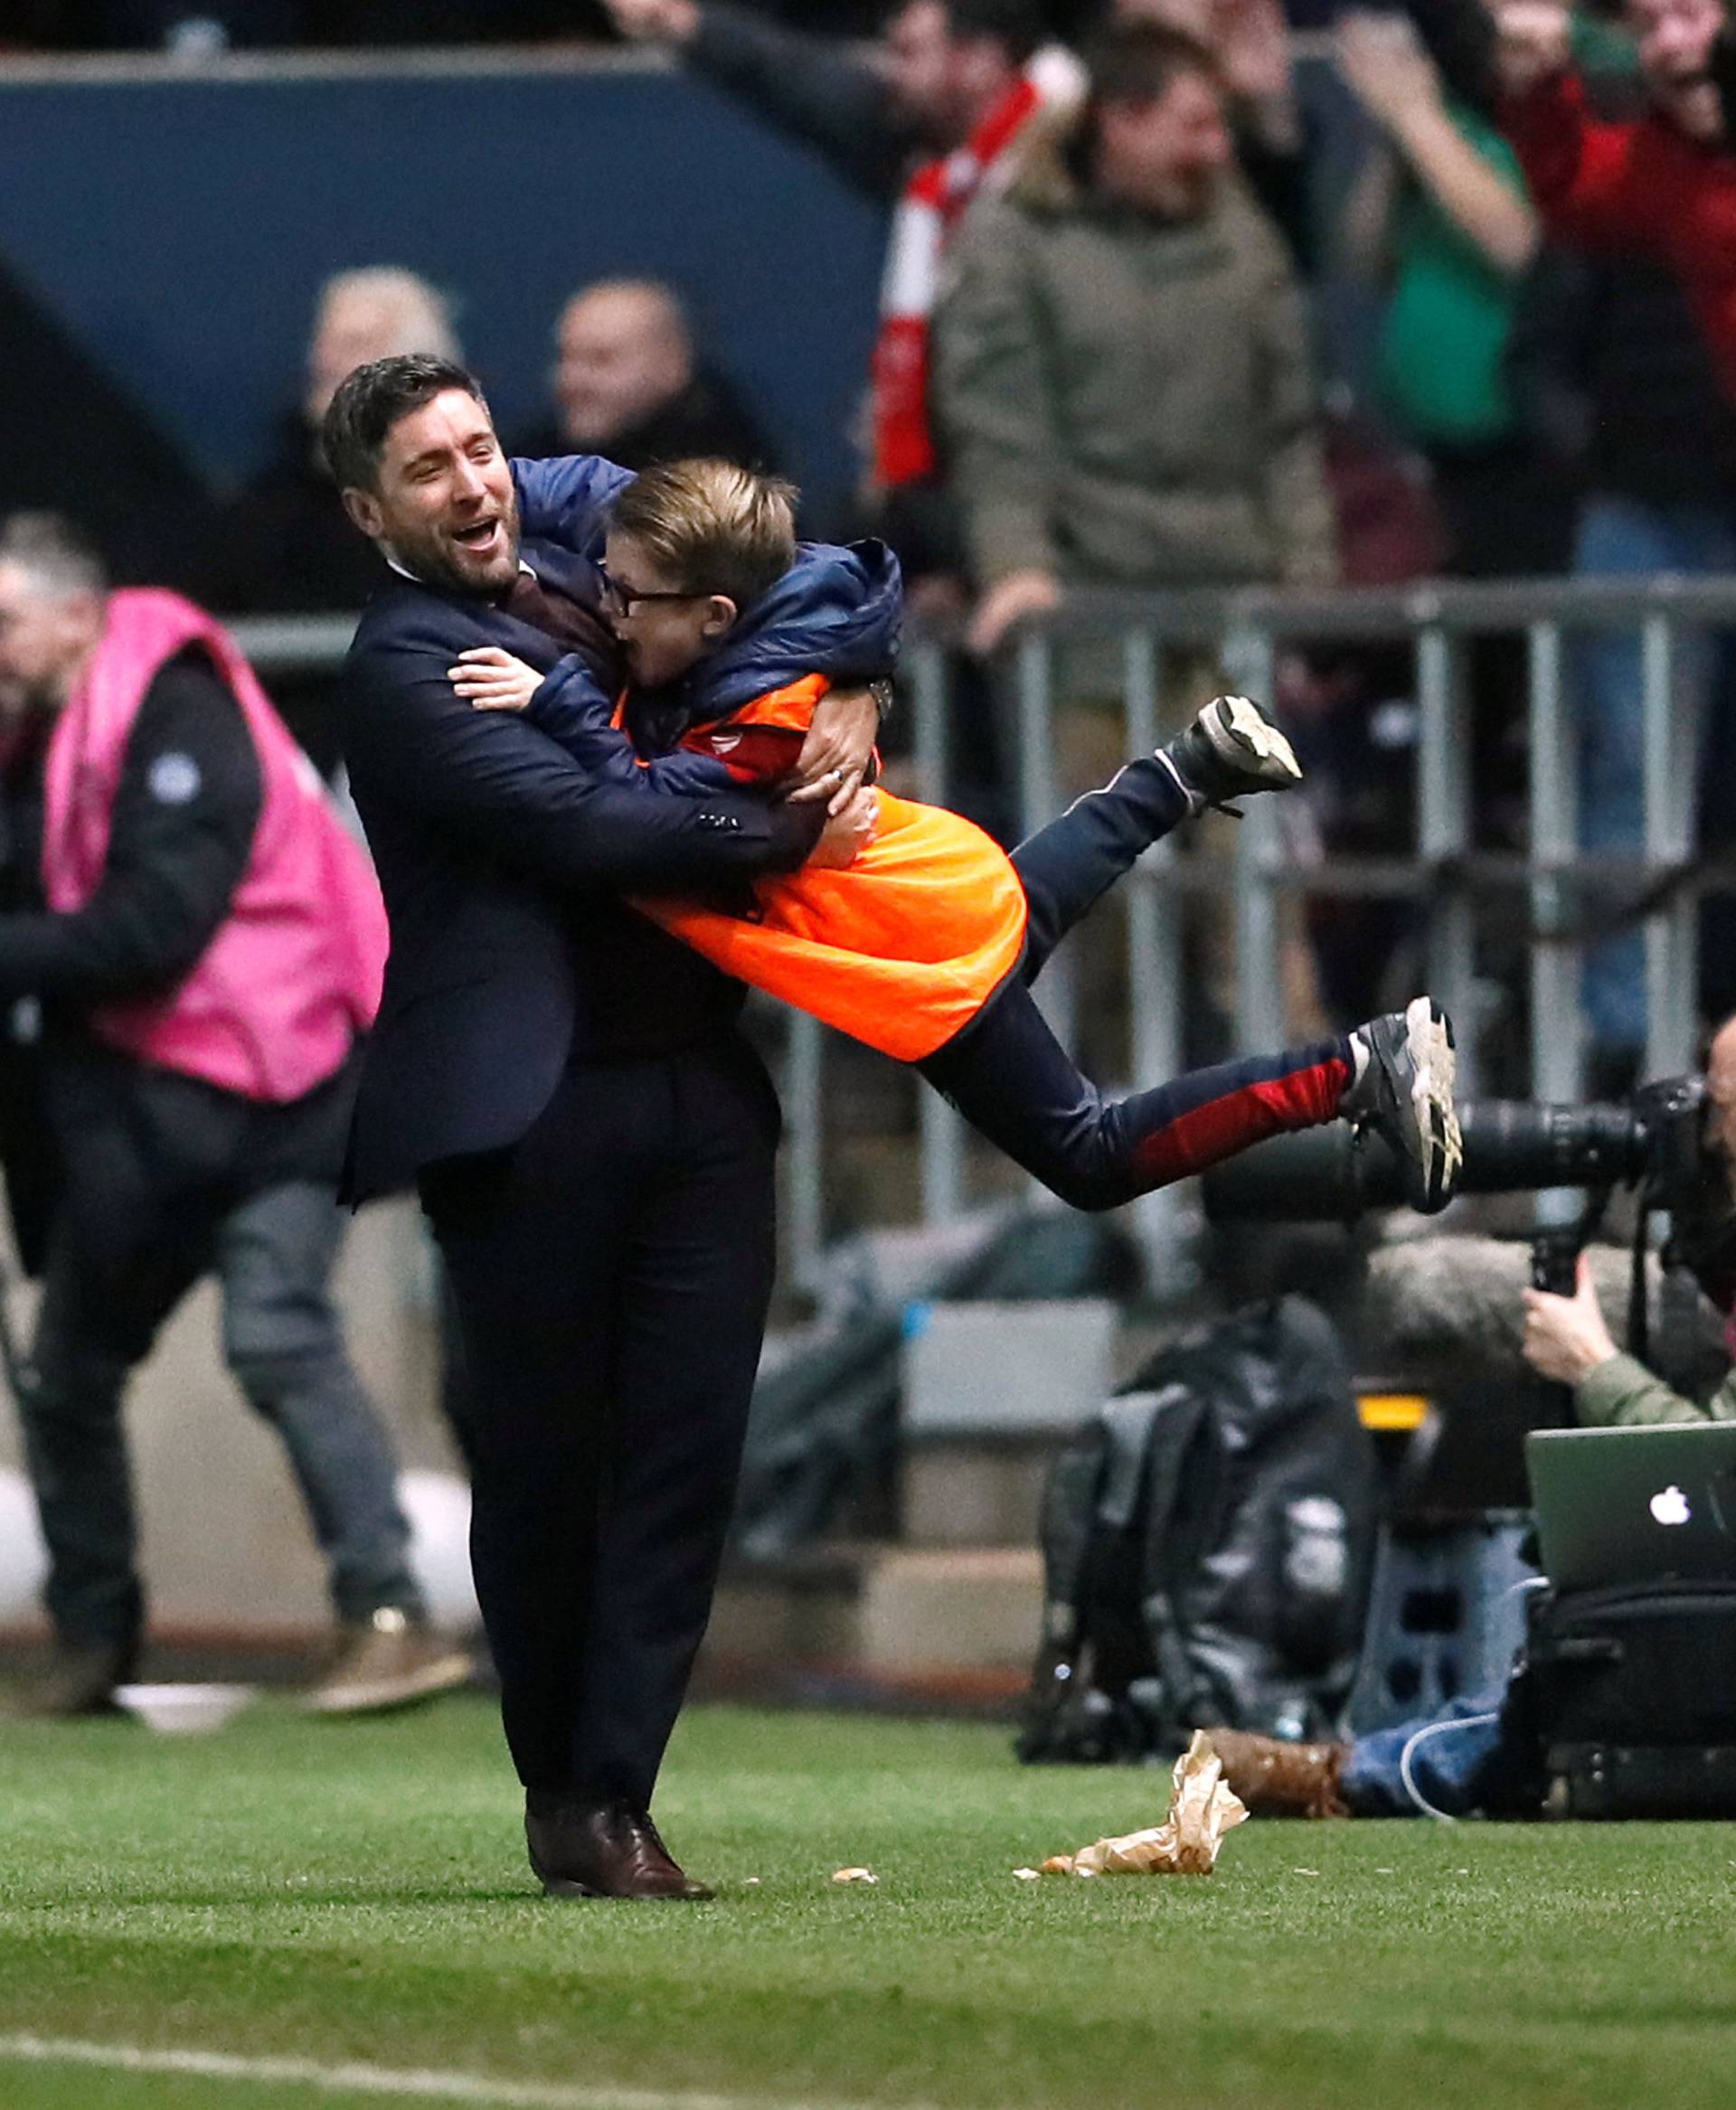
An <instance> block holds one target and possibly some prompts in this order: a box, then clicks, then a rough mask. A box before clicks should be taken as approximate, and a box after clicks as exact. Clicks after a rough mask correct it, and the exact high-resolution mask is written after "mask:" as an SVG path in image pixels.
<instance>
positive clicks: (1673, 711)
mask: <svg viewBox="0 0 1736 2110" xmlns="http://www.w3.org/2000/svg"><path fill="white" fill-rule="evenodd" d="M1640 662H1641V670H1642V678H1641V683H1640V711H1641V717H1640V738H1641V766H1642V772H1643V786H1644V792H1645V813H1646V838H1645V840H1646V864H1647V866H1648V867H1649V868H1652V870H1653V871H1656V870H1657V869H1658V868H1661V867H1663V866H1665V865H1669V864H1674V863H1678V862H1681V861H1683V860H1684V859H1685V858H1686V857H1687V856H1688V855H1689V852H1690V848H1691V845H1692V843H1693V805H1692V800H1693V796H1694V793H1693V779H1694V772H1693V770H1692V768H1689V769H1687V770H1685V771H1684V770H1683V768H1682V764H1681V758H1682V753H1683V747H1684V741H1683V737H1682V730H1681V725H1680V721H1681V719H1682V718H1683V717H1684V715H1685V712H1684V707H1683V700H1682V698H1681V697H1680V696H1679V694H1678V693H1677V691H1678V687H1679V681H1678V655H1677V651H1676V637H1675V619H1674V617H1672V616H1671V615H1670V614H1669V613H1668V612H1667V611H1666V610H1665V609H1662V608H1660V609H1659V610H1658V611H1657V612H1656V613H1655V614H1653V615H1650V616H1648V617H1646V623H1645V627H1644V629H1643V630H1642V632H1641V639H1640ZM1684 778H1685V781H1684V780H1683V779H1684ZM1697 923H1698V916H1697V910H1696V906H1695V900H1694V894H1693V892H1692V891H1691V890H1684V892H1683V893H1682V894H1681V895H1680V896H1679V898H1678V899H1677V900H1674V901H1672V902H1670V903H1669V904H1667V905H1666V906H1665V908H1663V909H1659V910H1658V911H1657V913H1656V915H1653V916H1651V917H1649V918H1647V919H1646V1075H1647V1076H1649V1077H1665V1076H1668V1075H1670V1074H1671V1073H1672V1072H1673V1071H1676V1070H1682V1069H1687V1068H1688V1067H1689V1065H1690V1064H1691V1063H1692V1061H1693V1060H1694V1019H1695V1015H1696V1013H1697V1011H1698V1008H1699V993H1698V987H1697V983H1698V974H1697V965H1698V963H1697V961H1696V959H1695V956H1694V955H1695V946H1694V938H1695V933H1696V929H1697Z"/></svg>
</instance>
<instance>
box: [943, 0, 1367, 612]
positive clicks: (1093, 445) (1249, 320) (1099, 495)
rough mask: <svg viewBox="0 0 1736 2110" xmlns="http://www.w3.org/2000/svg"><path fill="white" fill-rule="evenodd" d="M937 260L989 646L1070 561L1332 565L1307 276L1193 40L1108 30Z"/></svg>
mask: <svg viewBox="0 0 1736 2110" xmlns="http://www.w3.org/2000/svg"><path fill="white" fill-rule="evenodd" d="M948 262H949V268H950V271H951V279H952V283H951V285H950V287H949V288H948V291H947V293H946V294H945V295H944V296H943V298H942V302H941V307H940V313H939V343H938V353H939V358H938V379H939V409H940V421H941V429H942V432H943V436H944V439H945V443H946V447H947V450H948V459H949V463H950V467H951V473H952V476H953V478H954V482H955V485H956V488H957V491H958V497H959V499H960V501H961V503H962V504H963V508H964V512H965V516H966V525H967V542H968V544H969V549H970V554H971V558H972V560H973V565H974V569H975V572H976V576H977V583H978V586H979V588H980V589H982V598H981V601H980V602H979V604H978V607H977V611H976V615H975V617H974V620H973V624H972V642H973V644H974V645H975V647H976V648H977V650H978V651H980V652H984V653H987V652H991V651H993V650H994V649H995V646H996V645H998V644H999V643H1000V642H1001V640H1002V639H1003V638H1004V637H1005V635H1006V634H1007V633H1008V631H1009V630H1010V629H1011V628H1012V627H1013V626H1014V625H1015V624H1016V623H1017V622H1018V621H1020V620H1021V619H1022V618H1023V617H1027V616H1033V615H1038V614H1041V613H1042V612H1043V611H1044V610H1046V609H1049V608H1053V607H1054V606H1055V605H1056V603H1057V602H1058V601H1059V599H1060V597H1061V591H1062V589H1063V587H1064V585H1066V584H1070V583H1081V584H1084V583H1089V584H1092V585H1118V586H1133V587H1166V586H1167V587H1174V586H1187V585H1214V586H1226V585H1247V584H1260V583H1278V582H1285V583H1296V584H1319V583H1323V582H1325V581H1326V580H1328V579H1330V578H1331V576H1332V573H1333V570H1334V554H1333V538H1332V525H1331V515H1330V512H1329V508H1328V504H1327V496H1326V478H1325V474H1324V470H1323V466H1322V460H1321V451H1320V443H1319V437H1318V432H1317V429H1316V403H1315V393H1314V382H1313V377H1312V374H1311V372H1310V362H1309V350H1308V342H1307V329H1306V325H1305V322H1304V317H1303V311H1302V303H1301V298H1300V295H1299V293H1298V290H1297V285H1296V281H1295V278H1294V277H1293V275H1292V272H1291V268H1290V266H1289V263H1288V259H1287V258H1286V256H1285V253H1284V250H1283V248H1282V246H1281V244H1280V242H1279V240H1278V237H1277V236H1276V234H1274V232H1273V231H1272V230H1271V227H1270V226H1269V223H1268V221H1266V219H1265V218H1264V217H1263V215H1262V214H1261V213H1260V211H1259V210H1258V208H1257V207H1256V206H1255V205H1254V203H1252V201H1251V199H1250V196H1249V195H1248V193H1247V192H1246V190H1245V188H1244V187H1243V185H1242V184H1241V180H1240V179H1239V177H1238V176H1237V175H1236V174H1235V170H1234V167H1233V152H1232V148H1231V140H1230V135H1229V131H1228V129H1227V127H1226V125H1225V122H1224V115H1223V107H1222V95H1221V91H1220V89H1219V87H1218V85H1217V80H1216V76H1215V72H1214V70H1213V66H1212V60H1211V58H1210V56H1209V54H1208V53H1207V52H1205V51H1204V49H1203V47H1202V46H1200V45H1199V44H1197V43H1195V42H1194V40H1193V39H1192V38H1190V37H1188V36H1186V35H1185V34H1184V33H1180V32H1178V31H1176V30H1174V29H1172V28H1169V27H1166V26H1165V25H1162V24H1133V25H1127V26H1126V27H1123V28H1120V29H1118V30H1115V31H1113V32H1111V33H1109V36H1108V37H1106V39H1105V40H1104V42H1102V43H1101V44H1100V45H1099V48H1098V50H1097V52H1095V54H1094V55H1093V58H1092V61H1091V71H1090V93H1089V96H1088V99H1087V101H1086V104H1085V107H1084V108H1083V109H1082V110H1081V111H1080V114H1079V116H1078V117H1077V118H1074V119H1072V120H1071V121H1070V122H1069V123H1068V124H1067V125H1065V126H1063V127H1060V128H1059V129H1058V130H1055V131H1053V132H1051V133H1047V134H1045V135H1044V136H1043V137H1040V138H1034V139H1033V142H1032V145H1031V147H1030V149H1029V151H1028V153H1027V156H1026V159H1025V162H1024V166H1023V167H1022V169H1021V170H1020V172H1019V174H1018V175H1017V176H1016V177H1015V178H1014V182H1013V183H1012V184H1011V185H1010V186H1009V188H1008V189H1007V191H1006V192H1005V193H1004V194H1003V195H1001V196H999V197H995V198H986V199H983V200H981V201H980V202H979V203H978V204H977V207H976V208H975V209H974V210H973V212H972V213H971V215H970V217H969V219H968V221H967V224H966V226H965V227H964V229H963V230H962V231H961V232H960V234H959V235H958V239H957V240H956V242H955V244H954V247H953V250H952V252H951V255H950V257H949V259H948Z"/></svg>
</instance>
